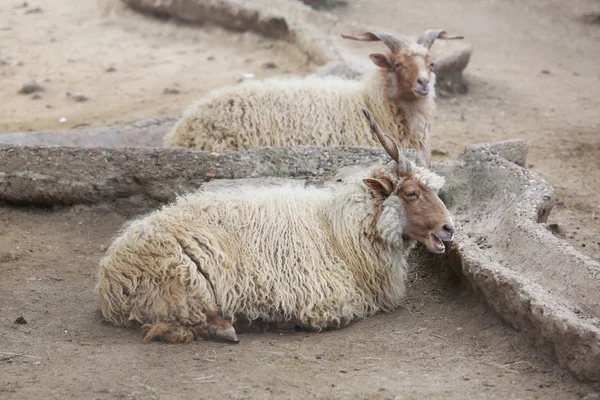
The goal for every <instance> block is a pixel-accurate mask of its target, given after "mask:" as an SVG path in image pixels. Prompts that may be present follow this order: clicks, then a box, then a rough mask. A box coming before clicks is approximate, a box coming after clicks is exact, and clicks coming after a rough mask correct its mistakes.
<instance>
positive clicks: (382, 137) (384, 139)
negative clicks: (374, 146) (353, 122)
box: [362, 108, 412, 172]
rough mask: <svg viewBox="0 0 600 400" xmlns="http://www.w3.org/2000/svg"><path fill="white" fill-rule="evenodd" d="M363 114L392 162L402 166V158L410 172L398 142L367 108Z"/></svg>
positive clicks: (408, 170)
mask: <svg viewBox="0 0 600 400" xmlns="http://www.w3.org/2000/svg"><path fill="white" fill-rule="evenodd" d="M362 112H363V114H365V117H366V118H367V120H368V121H369V124H370V125H371V131H372V132H373V133H374V134H375V135H376V136H377V139H379V142H380V143H381V145H382V146H383V148H384V149H385V151H386V152H387V153H388V154H389V156H390V157H392V160H394V161H396V163H397V164H398V165H400V158H402V160H403V161H404V166H405V171H406V172H410V171H411V170H412V168H411V165H410V162H409V161H408V160H407V159H405V158H404V157H400V152H399V151H398V146H397V145H396V142H394V139H392V138H391V137H390V135H388V134H387V133H385V132H384V131H383V130H382V129H381V127H380V126H379V124H378V123H377V121H375V120H374V119H373V117H372V116H371V113H370V112H369V111H368V110H367V109H366V108H363V109H362Z"/></svg>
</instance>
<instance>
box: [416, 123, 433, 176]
mask: <svg viewBox="0 0 600 400" xmlns="http://www.w3.org/2000/svg"><path fill="white" fill-rule="evenodd" d="M429 134H430V126H429V122H427V121H425V128H424V130H423V138H422V139H419V145H420V146H421V148H420V149H419V150H418V151H417V159H416V164H417V165H418V166H420V167H425V168H429V158H430V152H429Z"/></svg>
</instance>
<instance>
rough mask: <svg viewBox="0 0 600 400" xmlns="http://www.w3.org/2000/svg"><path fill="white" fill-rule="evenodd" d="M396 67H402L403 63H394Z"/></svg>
mask: <svg viewBox="0 0 600 400" xmlns="http://www.w3.org/2000/svg"><path fill="white" fill-rule="evenodd" d="M394 66H395V67H396V68H400V67H402V63H396V65H394Z"/></svg>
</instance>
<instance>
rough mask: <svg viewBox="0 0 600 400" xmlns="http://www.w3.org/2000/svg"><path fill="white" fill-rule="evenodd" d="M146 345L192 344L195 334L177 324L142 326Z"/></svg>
mask: <svg viewBox="0 0 600 400" xmlns="http://www.w3.org/2000/svg"><path fill="white" fill-rule="evenodd" d="M142 331H143V332H144V338H143V339H142V341H143V342H144V343H150V342H165V343H191V342H192V340H194V334H193V332H192V331H190V330H189V329H187V328H185V327H184V326H181V325H179V324H177V323H174V324H146V325H143V326H142Z"/></svg>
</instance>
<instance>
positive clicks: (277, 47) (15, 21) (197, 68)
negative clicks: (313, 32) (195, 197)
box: [0, 0, 312, 132]
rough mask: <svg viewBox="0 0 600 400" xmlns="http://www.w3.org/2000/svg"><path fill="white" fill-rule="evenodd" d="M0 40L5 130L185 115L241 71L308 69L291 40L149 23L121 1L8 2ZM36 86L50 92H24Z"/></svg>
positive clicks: (1, 10) (2, 9)
mask: <svg viewBox="0 0 600 400" xmlns="http://www.w3.org/2000/svg"><path fill="white" fill-rule="evenodd" d="M36 9H40V10H41V11H39V12H35V10H36ZM0 44H1V45H0V99H1V100H2V107H0V132H8V131H33V130H57V129H69V128H77V127H82V126H103V125H107V124H112V123H128V122H132V121H137V120H139V119H143V118H147V117H155V116H161V115H179V114H180V113H181V112H182V111H183V109H184V108H185V106H186V105H188V104H190V103H191V102H193V101H194V100H195V99H196V98H197V97H198V94H199V93H202V92H205V91H207V90H211V89H214V88H217V87H221V86H224V85H233V84H235V83H236V82H237V81H238V80H239V79H240V78H241V77H242V74H244V73H253V74H255V76H256V79H261V78H264V77H267V76H271V75H285V74H290V73H292V72H293V73H295V74H300V75H305V74H306V73H308V72H309V71H311V70H312V68H311V66H309V65H306V62H305V61H304V58H302V57H300V56H299V55H298V54H297V53H296V50H295V49H294V48H292V47H290V46H289V45H287V44H286V43H282V42H279V41H276V40H272V39H265V38H263V37H261V36H259V35H255V34H252V33H244V34H237V35H232V34H230V33H229V32H227V31H225V30H223V29H221V28H219V27H216V26H204V27H198V26H193V25H186V24H183V23H176V22H174V21H165V20H160V19H158V18H152V17H146V16H143V15H140V14H138V13H136V12H134V11H132V10H129V9H128V8H126V6H125V5H124V4H122V3H121V2H120V1H119V0H85V1H80V2H76V3H73V2H72V1H70V0H44V1H37V2H36V1H35V0H34V1H33V2H31V1H30V2H29V5H28V6H27V7H23V1H22V0H19V1H16V0H6V1H3V2H2V3H1V4H0ZM267 63H272V64H269V65H268V66H267V65H266V64H267ZM273 66H274V68H273ZM32 80H35V81H36V82H37V83H39V84H41V85H42V86H43V87H44V88H45V90H44V91H43V92H37V93H33V94H29V95H22V94H21V95H18V94H17V92H18V91H19V89H20V88H21V86H22V84H23V83H25V82H29V81H32ZM67 93H71V94H83V95H85V96H87V97H88V98H89V100H88V101H85V102H77V101H75V100H74V97H73V96H69V95H67ZM38 97H39V98H38ZM61 117H65V118H67V122H65V123H62V124H61V123H60V122H59V119H60V118H61Z"/></svg>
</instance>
